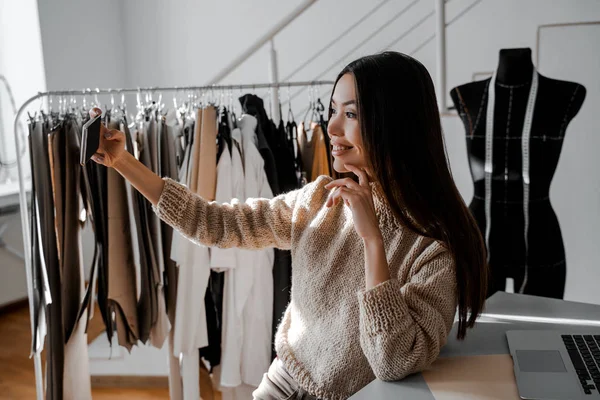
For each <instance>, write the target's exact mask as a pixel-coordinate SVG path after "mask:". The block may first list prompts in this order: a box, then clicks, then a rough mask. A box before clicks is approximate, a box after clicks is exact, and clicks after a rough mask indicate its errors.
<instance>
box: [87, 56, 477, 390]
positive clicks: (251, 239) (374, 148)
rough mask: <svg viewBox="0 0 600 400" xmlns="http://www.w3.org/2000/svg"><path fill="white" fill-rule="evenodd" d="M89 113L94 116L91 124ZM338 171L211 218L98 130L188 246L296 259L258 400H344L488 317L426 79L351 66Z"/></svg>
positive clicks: (377, 65) (376, 66)
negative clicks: (279, 252)
mask: <svg viewBox="0 0 600 400" xmlns="http://www.w3.org/2000/svg"><path fill="white" fill-rule="evenodd" d="M98 111H99V110H94V111H93V112H98ZM329 115H330V120H329V127H328V134H329V136H330V138H331V144H332V152H331V153H332V156H333V157H334V164H333V167H334V169H335V170H336V171H337V172H339V173H352V174H354V175H355V176H356V178H357V179H356V180H354V179H350V178H344V179H338V180H332V179H331V178H329V177H324V176H322V177H320V178H319V179H318V180H317V181H315V182H313V183H310V184H308V185H306V186H305V187H304V188H302V189H300V190H297V191H293V192H290V193H287V194H283V195H281V196H279V197H276V198H274V199H249V200H248V201H246V203H239V202H237V201H233V202H232V203H231V204H223V205H219V204H216V203H209V202H207V201H205V200H203V199H202V198H200V197H198V196H196V195H194V194H192V193H191V192H190V191H189V190H188V189H187V188H185V187H184V186H182V185H180V184H178V183H176V182H174V181H172V180H169V179H164V180H163V179H161V178H160V177H158V176H157V175H155V174H153V173H152V172H150V171H149V170H148V169H146V168H145V167H144V166H143V165H142V164H141V163H140V162H138V161H137V160H135V158H134V157H133V156H131V155H130V154H129V153H127V152H126V151H124V137H123V134H122V133H121V132H119V131H116V130H107V129H106V128H103V138H102V140H101V143H100V148H99V149H98V152H97V153H96V154H95V155H94V160H95V161H96V162H98V163H101V164H103V165H106V166H109V167H113V168H115V169H116V170H117V171H119V172H120V173H121V175H123V176H124V177H125V178H126V179H128V180H129V181H130V182H131V183H132V184H133V185H134V186H135V187H136V188H137V189H138V190H139V191H140V192H141V193H142V194H143V195H144V196H146V197H147V198H148V200H150V201H151V202H152V204H153V205H154V210H155V212H156V213H157V214H158V215H159V216H160V218H161V219H163V220H164V221H165V222H167V223H168V224H170V225H172V226H173V227H174V228H175V229H177V230H179V231H180V232H181V233H182V234H183V235H185V236H186V237H188V238H189V239H191V240H193V241H195V242H198V243H202V244H204V245H208V246H219V247H243V248H248V249H258V248H262V247H279V248H283V249H291V250H292V259H293V266H292V271H293V272H292V274H293V277H292V299H291V302H290V304H289V306H288V308H287V310H286V313H285V316H284V318H283V320H282V322H281V324H280V326H279V328H278V332H277V338H276V349H277V354H278V358H277V359H275V361H274V362H273V364H272V365H271V367H270V368H269V371H268V373H266V374H264V377H263V381H262V383H261V385H260V387H259V388H258V389H257V390H256V391H255V392H254V398H255V399H283V398H292V396H294V397H293V398H298V399H315V398H321V399H345V398H348V397H350V396H351V395H352V394H354V393H355V392H357V391H358V390H360V389H361V388H362V387H364V386H365V385H367V384H368V383H369V382H370V381H372V380H373V379H374V378H379V379H382V380H398V379H402V378H403V377H405V376H406V375H408V374H411V373H414V372H417V371H420V370H422V369H424V368H425V367H427V366H428V365H429V364H431V363H432V362H433V361H434V360H435V359H436V357H437V356H438V354H439V351H440V348H441V347H442V346H443V345H444V344H445V342H446V339H447V336H448V334H449V332H450V329H451V327H452V324H453V321H454V317H455V313H456V308H457V307H458V338H459V339H462V338H464V337H465V334H466V330H467V328H469V327H472V326H473V324H474V323H475V320H476V318H477V316H478V315H479V313H480V312H481V310H482V308H483V304H484V301H485V295H486V286H487V266H486V262H485V250H484V246H483V241H482V238H481V235H480V234H479V230H478V227H477V225H476V223H475V221H474V219H473V218H472V216H471V214H470V213H469V211H468V209H467V207H466V205H465V204H464V202H463V200H462V198H461V196H460V194H459V192H458V190H457V189H456V186H455V185H454V182H453V180H452V177H451V174H450V171H449V168H448V162H447V159H446V155H445V152H444V144H443V139H442V131H441V125H440V117H439V113H438V109H437V105H436V98H435V91H434V88H433V84H432V81H431V77H430V76H429V73H428V72H427V70H426V69H425V67H424V66H423V65H422V64H421V63H419V62H418V61H416V60H414V59H413V58H411V57H409V56H406V55H403V54H400V53H395V52H386V53H382V54H378V55H374V56H368V57H364V58H361V59H359V60H356V61H354V62H352V63H350V64H349V65H348V66H347V67H346V68H344V70H343V71H342V72H341V73H340V74H339V76H338V78H337V80H336V84H335V86H334V90H333V95H332V98H331V101H330V110H329Z"/></svg>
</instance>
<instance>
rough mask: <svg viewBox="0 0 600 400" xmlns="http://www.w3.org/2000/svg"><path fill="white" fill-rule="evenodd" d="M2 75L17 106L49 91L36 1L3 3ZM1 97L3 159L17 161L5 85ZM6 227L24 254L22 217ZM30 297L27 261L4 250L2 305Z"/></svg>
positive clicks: (0, 254) (0, 253) (13, 172)
mask: <svg viewBox="0 0 600 400" xmlns="http://www.w3.org/2000/svg"><path fill="white" fill-rule="evenodd" d="M0 74H2V75H4V76H5V77H6V78H7V80H8V82H9V84H10V86H11V88H12V92H13V95H14V97H15V102H16V103H17V105H20V104H22V103H23V102H24V101H25V100H26V99H27V98H28V97H29V96H31V95H32V94H35V93H37V92H38V91H44V90H45V89H46V82H45V76H44V62H43V58H42V44H41V41H40V31H39V24H38V9H37V3H36V1H35V0H19V1H12V0H0ZM0 96H1V98H0V103H1V104H0V105H1V106H2V110H0V116H1V117H2V121H0V124H2V128H3V129H1V130H0V131H1V132H2V134H3V137H0V158H2V160H5V161H14V160H15V156H16V154H15V153H16V151H15V145H14V136H13V118H14V111H13V109H12V107H11V105H10V102H9V98H8V96H7V93H6V91H5V88H4V86H3V85H0ZM25 164H26V165H25V173H26V175H29V166H28V163H27V162H26V163H25ZM7 172H8V174H6V173H7ZM7 175H8V177H9V178H10V179H12V180H13V181H15V180H16V179H17V169H16V167H12V168H10V169H8V171H6V170H5V171H0V184H2V182H1V181H2V180H3V179H2V178H6V176H7ZM1 191H2V188H0V192H1ZM3 223H7V224H8V230H7V231H6V232H5V233H4V235H3V239H4V240H5V241H6V242H7V243H8V245H10V246H11V247H13V248H15V249H16V250H17V251H20V252H21V251H23V241H22V233H21V223H20V215H19V214H16V215H13V216H11V217H4V218H1V219H0V225H2V224H3ZM26 297H27V289H26V280H25V266H24V263H23V261H22V260H20V259H19V258H17V257H15V256H13V255H12V254H11V253H9V252H7V251H5V250H3V249H0V305H3V304H6V303H11V302H13V301H15V300H18V299H22V298H26Z"/></svg>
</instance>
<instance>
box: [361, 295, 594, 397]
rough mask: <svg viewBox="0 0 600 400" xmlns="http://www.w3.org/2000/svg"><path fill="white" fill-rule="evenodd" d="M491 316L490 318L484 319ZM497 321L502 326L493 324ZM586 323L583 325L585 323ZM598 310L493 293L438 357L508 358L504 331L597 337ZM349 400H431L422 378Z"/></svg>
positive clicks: (377, 384)
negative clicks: (472, 321)
mask: <svg viewBox="0 0 600 400" xmlns="http://www.w3.org/2000/svg"><path fill="white" fill-rule="evenodd" d="M485 314H492V315H493V316H494V317H493V318H492V317H487V316H486V315H485ZM523 316H529V317H535V318H537V322H524V321H521V320H520V319H521V318H520V317H523ZM544 318H548V319H550V318H568V319H571V320H580V323H581V324H570V323H568V322H565V323H561V322H560V321H547V322H544V321H543V319H544ZM498 321H501V322H502V323H494V322H498ZM586 321H587V322H586ZM599 322H600V306H598V305H594V304H585V303H575V302H570V301H564V300H555V299H548V298H543V297H535V296H526V295H520V294H509V293H505V292H497V293H496V294H494V295H493V296H492V297H490V298H489V299H488V301H487V303H486V310H485V313H484V316H482V318H481V319H480V321H479V322H477V324H476V325H475V327H474V328H473V329H471V330H469V331H468V332H467V338H466V339H465V340H464V341H462V342H459V341H458V340H457V339H456V328H457V324H454V327H453V329H452V331H451V333H450V337H449V338H448V343H447V344H446V346H444V348H443V349H442V351H441V353H440V356H441V357H457V356H474V355H489V354H509V351H508V343H507V342H506V335H505V333H506V331H508V330H514V329H544V330H558V331H561V332H564V333H569V332H577V331H580V332H582V331H585V332H598V333H600V324H599ZM351 399H352V400H367V399H378V400H380V399H381V400H385V399H396V400H397V399H401V400H403V399H407V400H435V399H434V397H433V394H432V393H431V391H430V390H429V387H428V386H427V384H426V383H425V380H424V379H423V376H422V375H421V374H420V373H419V374H414V375H411V376H409V377H407V378H405V379H403V380H401V381H398V382H383V381H380V380H377V379H376V380H374V381H373V382H371V383H370V384H368V385H367V386H366V387H364V388H363V389H362V390H361V391H359V392H358V393H356V394H355V395H354V396H352V397H351Z"/></svg>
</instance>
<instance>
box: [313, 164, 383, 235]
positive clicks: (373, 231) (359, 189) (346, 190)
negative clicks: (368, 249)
mask: <svg viewBox="0 0 600 400" xmlns="http://www.w3.org/2000/svg"><path fill="white" fill-rule="evenodd" d="M345 167H346V168H347V169H348V170H349V171H352V172H353V173H354V174H356V176H358V183H356V182H355V181H353V180H352V179H350V178H344V179H337V180H335V181H332V182H330V183H328V184H327V185H325V189H332V188H335V189H334V190H333V191H332V193H331V194H330V195H329V198H328V199H327V203H326V206H327V207H332V206H334V205H336V204H337V203H339V202H340V201H343V202H344V203H345V204H346V205H347V206H348V207H350V210H352V217H353V220H354V229H355V230H356V233H358V235H359V236H360V237H361V238H362V239H363V240H365V241H367V240H371V239H374V240H381V230H380V229H379V222H378V220H377V214H375V205H374V204H373V195H372V194H371V186H370V185H369V179H368V177H367V173H366V172H365V171H363V170H361V169H359V168H357V167H355V166H354V165H350V164H346V165H345Z"/></svg>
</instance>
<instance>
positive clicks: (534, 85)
mask: <svg viewBox="0 0 600 400" xmlns="http://www.w3.org/2000/svg"><path fill="white" fill-rule="evenodd" d="M495 86H496V73H495V72H494V76H492V79H491V80H490V83H489V86H488V104H487V114H486V127H485V245H486V247H487V251H488V262H489V260H490V253H491V251H490V232H491V227H492V226H491V224H492V218H491V209H492V173H493V169H494V166H493V162H492V161H493V150H494V105H495V97H496V96H495V94H496V90H495V89H496V88H495ZM537 89H538V74H537V71H536V69H535V68H534V69H533V73H532V77H531V88H530V89H529V98H528V100H527V109H526V111H525V121H524V123H523V132H522V133H521V149H522V151H521V152H522V158H523V163H522V164H523V171H522V176H523V218H524V221H525V225H524V232H523V235H524V237H525V276H524V278H523V283H522V285H521V288H520V289H519V293H523V291H524V290H525V286H526V285H527V274H528V269H529V260H528V256H529V251H528V249H529V242H528V238H527V236H528V233H529V137H530V135H531V124H532V121H533V109H534V108H535V101H536V98H537ZM505 179H508V177H505Z"/></svg>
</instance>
